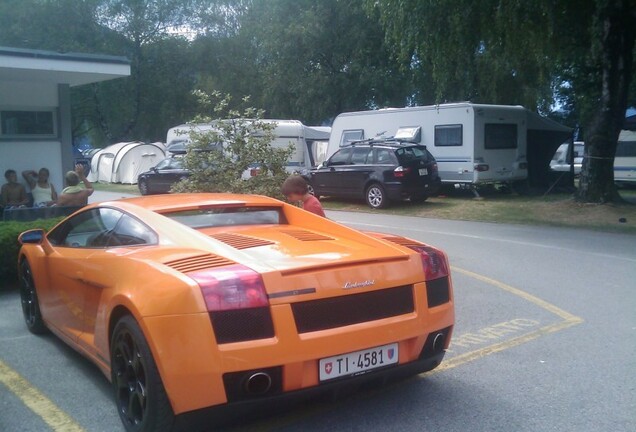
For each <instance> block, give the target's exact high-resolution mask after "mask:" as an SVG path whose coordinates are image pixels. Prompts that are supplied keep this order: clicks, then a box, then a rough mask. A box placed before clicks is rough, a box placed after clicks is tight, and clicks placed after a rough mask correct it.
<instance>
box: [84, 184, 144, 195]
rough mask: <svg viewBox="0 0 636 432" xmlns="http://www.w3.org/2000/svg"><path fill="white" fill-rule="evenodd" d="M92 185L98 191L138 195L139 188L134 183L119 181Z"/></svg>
mask: <svg viewBox="0 0 636 432" xmlns="http://www.w3.org/2000/svg"><path fill="white" fill-rule="evenodd" d="M93 187H94V188H95V190H98V191H105V192H122V193H129V194H135V195H140V193H139V188H138V187H137V185H136V184H134V185H130V184H121V183H93Z"/></svg>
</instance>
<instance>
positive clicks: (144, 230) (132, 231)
mask: <svg viewBox="0 0 636 432" xmlns="http://www.w3.org/2000/svg"><path fill="white" fill-rule="evenodd" d="M157 241H158V239H157V234H155V233H154V231H152V230H151V229H150V228H148V227H147V226H146V225H144V224H143V223H141V222H139V221H138V220H137V219H135V218H133V217H131V216H128V215H123V216H122V217H121V219H120V221H119V223H118V224H117V227H116V228H115V230H114V231H113V232H112V233H111V234H110V238H109V240H108V246H134V245H144V244H155V243H157Z"/></svg>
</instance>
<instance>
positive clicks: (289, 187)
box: [281, 175, 326, 217]
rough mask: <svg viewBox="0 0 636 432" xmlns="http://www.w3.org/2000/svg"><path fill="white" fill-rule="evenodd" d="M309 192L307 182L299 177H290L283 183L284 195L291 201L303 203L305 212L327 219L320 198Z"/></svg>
mask: <svg viewBox="0 0 636 432" xmlns="http://www.w3.org/2000/svg"><path fill="white" fill-rule="evenodd" d="M307 190H308V188H307V182H306V181H305V179H304V178H302V177H301V176H299V175H292V176H290V177H288V178H287V180H285V182H284V183H283V186H281V191H282V192H283V195H285V196H286V197H287V199H288V200H289V201H291V202H297V201H302V203H303V210H307V211H308V212H311V213H314V214H317V215H318V216H322V217H326V216H325V212H324V210H323V209H322V205H320V201H318V198H316V197H315V196H313V195H312V194H310V193H309V192H308V191H307Z"/></svg>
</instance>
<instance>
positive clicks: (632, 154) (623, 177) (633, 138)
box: [614, 130, 636, 186]
mask: <svg viewBox="0 0 636 432" xmlns="http://www.w3.org/2000/svg"><path fill="white" fill-rule="evenodd" d="M614 181H615V182H616V184H618V185H620V186H636V131H630V130H622V131H621V133H620V135H619V136H618V145H617V147H616V157H615V158H614Z"/></svg>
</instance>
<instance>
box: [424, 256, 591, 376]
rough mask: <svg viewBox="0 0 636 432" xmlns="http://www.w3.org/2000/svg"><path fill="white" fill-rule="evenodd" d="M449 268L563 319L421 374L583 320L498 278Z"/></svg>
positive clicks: (465, 360)
mask: <svg viewBox="0 0 636 432" xmlns="http://www.w3.org/2000/svg"><path fill="white" fill-rule="evenodd" d="M451 269H452V270H453V271H454V272H457V273H461V274H464V275H466V276H469V277H471V278H473V279H477V280H480V281H482V282H485V283H487V284H489V285H493V286H495V287H497V288H499V289H501V290H503V291H506V292H509V293H511V294H514V295H516V296H518V297H521V298H522V299H524V300H527V301H529V302H530V303H533V304H535V305H536V306H539V307H540V308H542V309H544V310H546V311H548V312H552V313H553V314H555V315H557V316H558V317H560V318H562V319H563V321H559V322H556V323H554V324H550V325H547V326H545V327H541V328H540V329H537V330H535V331H533V332H530V333H526V334H524V335H521V336H517V337H515V338H512V339H508V340H506V341H504V342H500V343H496V344H493V345H489V346H487V347H484V348H481V349H478V350H474V351H469V352H467V353H464V354H460V355H457V356H454V357H451V358H449V359H445V360H444V361H443V362H442V364H441V365H440V366H438V367H437V368H436V369H433V370H432V371H430V372H425V373H424V374H421V375H432V374H434V373H439V372H443V371H445V370H448V369H452V368H455V367H457V366H461V365H463V364H465V363H469V362H471V361H473V360H477V359H480V358H482V357H485V356H487V355H490V354H494V353H498V352H501V351H503V350H506V349H508V348H512V347H516V346H519V345H521V344H524V343H526V342H530V341H532V340H534V339H537V338H539V337H541V336H545V335H547V334H549V333H554V332H557V331H560V330H563V329H566V328H568V327H572V326H574V325H577V324H581V323H582V322H583V319H582V318H580V317H577V316H576V315H572V314H571V313H569V312H567V311H564V310H563V309H561V308H559V307H557V306H555V305H553V304H552V303H548V302H547V301H545V300H542V299H540V298H539V297H536V296H533V295H532V294H529V293H527V292H525V291H522V290H520V289H519V288H515V287H513V286H510V285H508V284H505V283H503V282H499V281H498V280H495V279H492V278H489V277H487V276H484V275H480V274H479V273H475V272H471V271H469V270H465V269H462V268H459V267H455V266H452V267H451Z"/></svg>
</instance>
